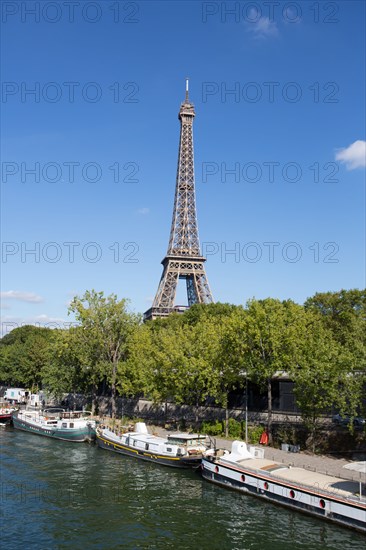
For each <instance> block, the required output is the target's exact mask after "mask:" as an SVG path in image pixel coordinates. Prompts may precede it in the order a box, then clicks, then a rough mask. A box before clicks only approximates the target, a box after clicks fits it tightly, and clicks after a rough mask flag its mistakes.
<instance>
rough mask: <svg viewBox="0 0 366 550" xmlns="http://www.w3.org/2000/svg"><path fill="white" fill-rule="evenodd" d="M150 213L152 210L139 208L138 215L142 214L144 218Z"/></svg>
mask: <svg viewBox="0 0 366 550" xmlns="http://www.w3.org/2000/svg"><path fill="white" fill-rule="evenodd" d="M149 212H150V208H145V207H144V208H139V209H138V210H137V213H138V214H141V215H142V216H146V214H148V213H149Z"/></svg>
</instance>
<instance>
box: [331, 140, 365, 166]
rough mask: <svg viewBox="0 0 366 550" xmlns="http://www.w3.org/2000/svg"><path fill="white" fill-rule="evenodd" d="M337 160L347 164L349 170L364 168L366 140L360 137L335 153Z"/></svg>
mask: <svg viewBox="0 0 366 550" xmlns="http://www.w3.org/2000/svg"><path fill="white" fill-rule="evenodd" d="M335 158H336V160H339V161H340V162H342V163H343V164H345V165H346V168H347V170H355V169H356V168H364V167H365V166H366V141H363V140H361V139H358V140H357V141H354V142H353V143H351V145H349V146H348V147H344V148H343V149H339V150H338V151H337V152H336V154H335Z"/></svg>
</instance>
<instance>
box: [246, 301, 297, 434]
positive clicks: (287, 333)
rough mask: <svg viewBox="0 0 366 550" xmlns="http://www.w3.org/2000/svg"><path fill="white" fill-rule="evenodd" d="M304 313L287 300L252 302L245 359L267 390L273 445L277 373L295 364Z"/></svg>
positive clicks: (249, 369) (287, 369)
mask: <svg viewBox="0 0 366 550" xmlns="http://www.w3.org/2000/svg"><path fill="white" fill-rule="evenodd" d="M301 311H302V306H299V305H297V304H295V303H294V302H292V301H291V300H287V301H284V302H280V301H279V300H274V299H272V298H267V299H265V300H259V301H257V300H251V301H249V302H248V304H247V308H246V316H245V322H244V324H243V325H242V328H241V330H242V337H243V343H242V350H243V352H242V357H243V359H244V361H243V363H244V366H245V369H246V371H247V372H248V376H249V377H250V379H252V380H254V381H255V382H256V383H258V384H259V385H260V386H261V387H263V388H266V389H267V400H268V419H267V430H268V436H269V441H270V443H271V442H272V416H273V415H272V378H273V376H274V375H275V374H276V373H277V372H281V371H287V372H288V371H289V370H290V368H291V367H292V364H293V361H294V360H295V348H294V345H295V339H296V333H295V331H294V326H295V324H296V319H297V318H298V317H299V315H300V314H301Z"/></svg>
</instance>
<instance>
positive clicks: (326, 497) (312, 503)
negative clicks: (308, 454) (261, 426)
mask: <svg viewBox="0 0 366 550" xmlns="http://www.w3.org/2000/svg"><path fill="white" fill-rule="evenodd" d="M202 475H203V477H204V479H206V480H207V481H210V482H212V483H216V484H218V485H222V486H224V487H228V488H230V489H236V490H238V491H241V492H243V493H247V494H250V495H255V496H257V497H260V498H262V499H263V500H265V501H267V502H272V503H275V504H281V505H284V506H287V507H289V508H292V509H294V510H299V511H302V512H306V513H308V514H311V515H313V516H316V517H319V518H324V519H327V520H330V521H333V522H335V523H338V524H340V525H343V526H346V527H351V528H354V529H357V530H358V531H361V532H363V533H366V497H365V496H363V495H362V493H361V490H362V484H361V483H360V484H358V483H357V482H355V481H349V480H346V479H342V478H337V477H333V476H329V475H325V474H321V473H317V472H313V471H309V470H305V469H304V468H297V467H292V466H289V465H285V464H281V463H277V462H273V461H272V460H268V459H265V458H264V451H263V449H257V448H255V447H250V448H249V449H248V448H247V446H246V444H245V443H244V442H242V441H234V442H233V444H232V449H231V452H228V451H224V450H219V451H217V452H216V453H215V454H214V455H212V456H206V457H203V459H202Z"/></svg>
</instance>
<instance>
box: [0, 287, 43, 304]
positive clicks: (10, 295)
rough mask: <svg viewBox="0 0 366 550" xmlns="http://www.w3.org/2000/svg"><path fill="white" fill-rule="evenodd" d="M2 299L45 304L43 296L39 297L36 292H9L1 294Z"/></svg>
mask: <svg viewBox="0 0 366 550" xmlns="http://www.w3.org/2000/svg"><path fill="white" fill-rule="evenodd" d="M0 297H1V298H6V299H12V300H20V301H21V302H30V303H33V304H35V303H40V302H43V301H44V300H43V298H42V296H38V294H35V293H34V292H22V291H21V290H7V291H5V292H0Z"/></svg>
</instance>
